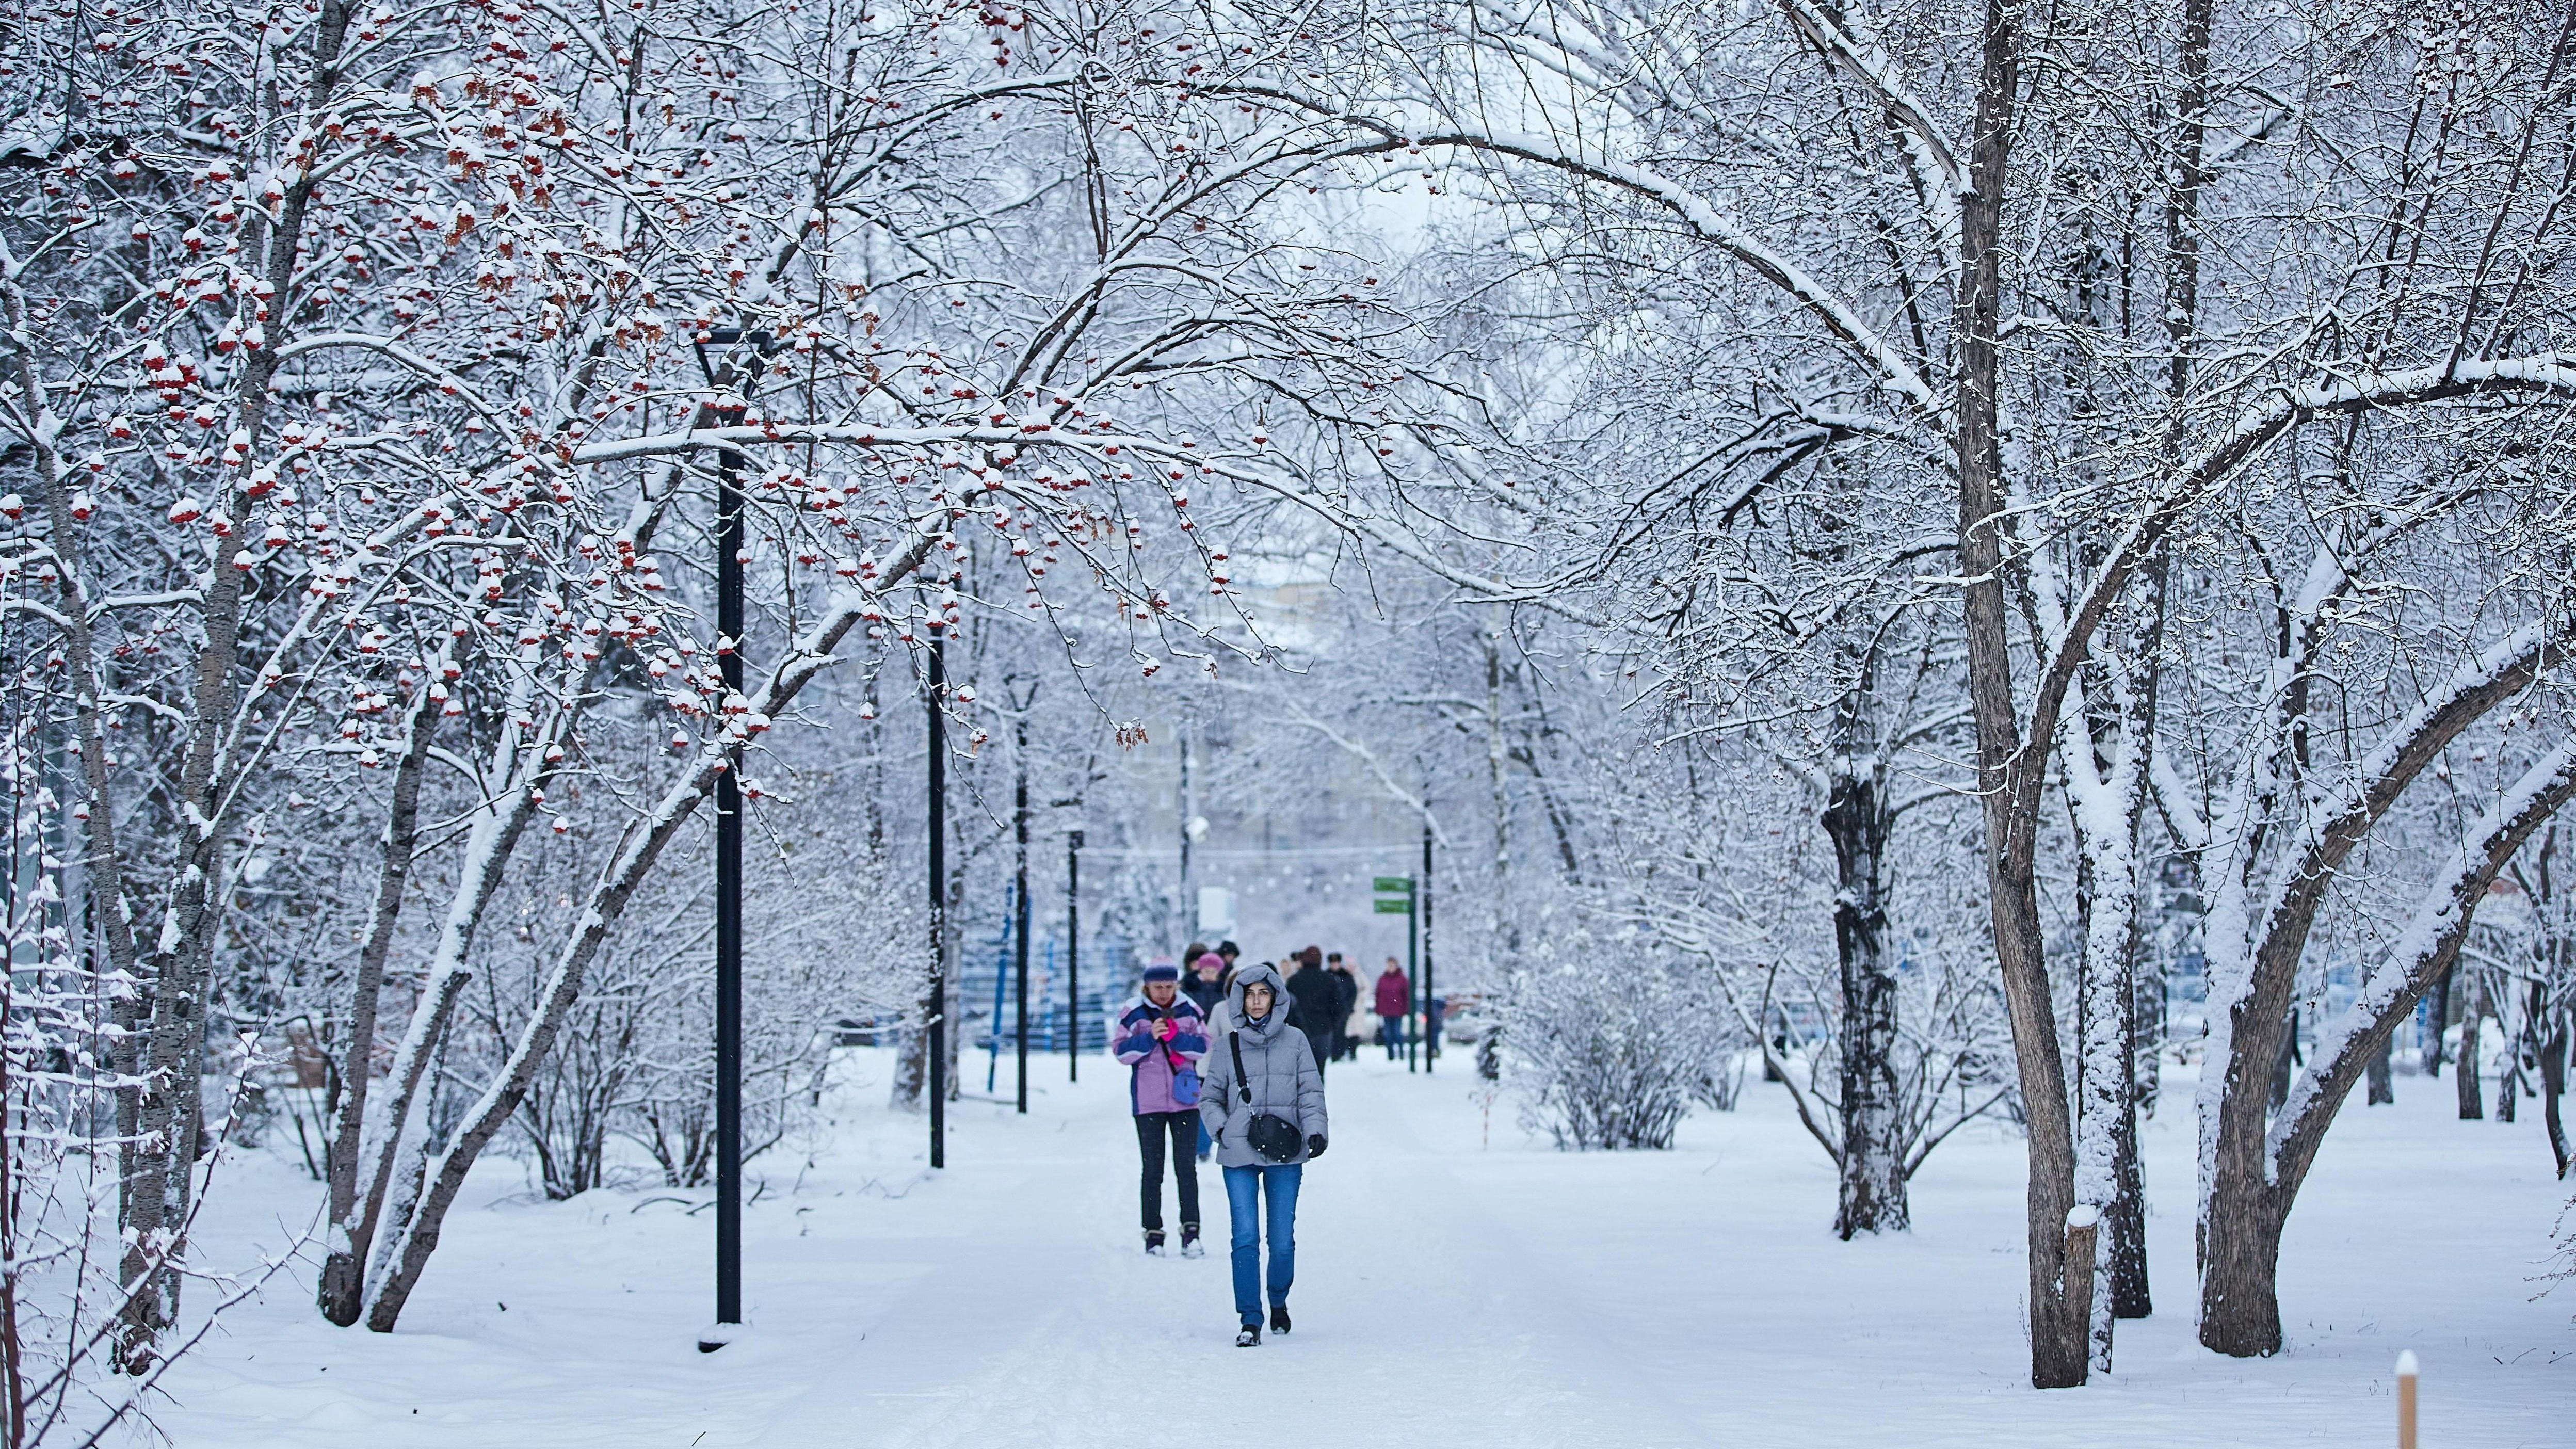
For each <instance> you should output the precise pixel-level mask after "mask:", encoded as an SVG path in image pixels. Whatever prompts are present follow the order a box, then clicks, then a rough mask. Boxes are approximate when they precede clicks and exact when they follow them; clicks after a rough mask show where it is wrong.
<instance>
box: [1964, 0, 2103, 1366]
mask: <svg viewBox="0 0 2576 1449" xmlns="http://www.w3.org/2000/svg"><path fill="white" fill-rule="evenodd" d="M2019 21H2020V8H2019V7H2018V5H2016V4H2014V3H2012V0H1987V4H1986V11H1985V17H1984V38H1983V46H1982V52H1983V53H1982V56H1981V59H1980V64H1979V72H1978V78H1977V103H1976V112H1975V121H1974V131H1973V134H1972V136H1971V142H1970V157H1971V160H1970V165H1969V185H1968V189H1967V192H1966V194H1965V195H1964V196H1963V197H1962V198H1961V201H1960V207H1959V214H1960V227H1959V234H1960V248H1959V256H1960V278H1961V281H1960V286H1959V288H1958V302H1957V307H1956V318H1955V322H1954V327H1953V331H1954V333H1955V336H1956V345H1957V349H1958V378H1959V386H1958V392H1957V396H1956V400H1955V405H1956V412H1957V425H1956V429H1955V432H1954V434H1953V446H1954V450H1955V453H1956V457H1957V464H1958V475H1959V573H1960V576H1961V577H1962V578H1964V579H1966V580H1967V581H1968V582H1967V583H1966V584H1965V585H1964V587H1963V588H1962V590H1961V600H1960V602H1961V606H1962V609H1961V613H1962V620H1963V623H1964V625H1965V628H1964V633H1965V638H1966V644H1967V655H1968V692H1969V702H1970V705H1971V707H1972V710H1973V712H1974V715H1975V719H1976V732H1977V789H1978V795H1979V797H1980V799H1981V801H1982V802H1983V804H1984V816H1985V852H1986V882H1987V896H1988V910H1989V912H1990V914H1991V917H1992V923H1991V925H1992V932H1993V940H1994V947H1995V962H1996V966H1997V967H1998V969H1999V972H2000V974H2001V976H2002V978H2003V987H2004V999H2005V1004H2006V1007H2007V1010H2008V1012H2009V1014H2010V1016H2011V1020H2012V1033H2013V1055H2014V1059H2015V1064H2016V1066H2017V1068H2018V1074H2019V1076H2020V1080H2021V1088H2022V1108H2023V1116H2024V1121H2025V1124H2026V1126H2027V1129H2028V1134H2029V1139H2028V1140H2029V1154H2030V1173H2029V1178H2028V1184H2029V1185H2028V1190H2027V1198H2026V1201H2025V1204H2024V1206H2025V1208H2026V1210H2027V1216H2028V1221H2027V1231H2028V1238H2029V1245H2030V1259H2029V1265H2028V1266H2029V1294H2030V1298H2029V1302H2030V1358H2031V1362H2030V1378H2031V1383H2032V1384H2033V1385H2034V1386H2036V1387H2039V1388H2044V1389H2054V1388H2071V1387H2074V1386H2076V1385H2078V1384H2081V1383H2083V1382H2084V1380H2085V1376H2086V1374H2087V1373H2088V1371H2089V1368H2090V1357H2089V1355H2088V1353H2087V1351H2086V1349H2087V1328H2088V1324H2087V1321H2086V1317H2087V1315H2086V1314H2085V1313H2084V1312H2082V1311H2080V1308H2079V1304H2078V1301H2077V1300H2078V1297H2079V1295H2081V1296H2082V1297H2083V1298H2084V1299H2085V1300H2087V1301H2086V1303H2085V1304H2084V1305H2082V1306H2083V1307H2089V1299H2090V1296H2091V1294H2090V1285H2091V1282H2092V1276H2093V1265H2092V1264H2091V1263H2090V1262H2084V1263H2075V1262H2071V1261H2069V1259H2068V1255H2067V1246H2068V1239H2067V1234H2066V1215H2067V1213H2068V1212H2069V1211H2070V1210H2072V1209H2073V1208H2074V1206H2075V1147H2074V1135H2073V1124H2072V1122H2071V1121H2070V1119H2069V1117H2068V1113H2067V1100H2066V1074H2065V1066H2064V1062H2063V1059H2062V1057H2061V1055H2060V1053H2059V1051H2058V1048H2057V1019H2056V1013H2055V1012H2054V1010H2053V1009H2052V1008H2051V1007H2050V1004H2049V989H2048V963H2047V957H2046V948H2045V945H2044V943H2043V941H2042V938H2041V931H2040V919H2039V894H2038V885H2037V877H2036V871H2035V858H2036V852H2037V846H2038V841H2037V832H2038V814H2039V793H2040V792H2039V784H2040V780H2041V777H2042V776H2043V775H2044V771H2039V770H2035V769H2034V768H2033V766H2032V764H2031V763H2030V761H2031V760H2032V758H2033V757H2034V756H2037V755H2044V753H2045V746H2046V744H2047V741H2045V740H2041V741H2037V742H2036V743H2037V744H2038V745H2040V746H2041V749H2039V750H2037V751H2033V752H2031V753H2029V754H2025V752H2024V749H2023V741H2022V738H2021V723H2020V719H2019V715H2018V712H2017V708H2016V705H2015V702H2014V698H2013V681H2012V650H2011V622H2010V617H2009V610H2008V609H2007V608H2006V604H2005V599H2004V567H2005V564H2004V548H2003V544H2004V530H2005V529H2006V528H2007V527H2008V526H2009V521H2008V515H2007V514H2006V512H2005V508H2004V489H2003V479H2002V467H2003V457H2002V449H2001V443H2000V436H1999V433H1998V431H1997V411H1996V409H1997V401H1998V399H1997V396H1996V378H1997V375H1998V370H1999V369H1998V361H1999V357H1998V353H1999V344H1998V342H1997V337H1996V333H1997V330H1998V324H1999V318H2000V316H2001V313H2002V307H2003V288H2002V260H2003V255H2002V246H2001V236H2000V232H2001V223H2002V214H2003V198H2004V191H2005V186H2006V183H2007V180H2008V176H2007V169H2008V168H2007V163H2008V161H2009V159H2010V153H2011V130H2012V125H2013V104H2014V100H2015V93H2016V91H2017V90H2018V88H2019V86H2020V80H2021V53H2020V48H2021V37H2020V30H2019ZM2086 1241H2087V1242H2089V1241H2090V1235H2089V1234H2088V1235H2087V1238H2086Z"/></svg>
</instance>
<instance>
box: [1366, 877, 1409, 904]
mask: <svg viewBox="0 0 2576 1449" xmlns="http://www.w3.org/2000/svg"><path fill="white" fill-rule="evenodd" d="M1369 889H1370V890H1373V891H1402V892H1404V893H1405V894H1406V895H1411V894H1413V877H1411V876H1409V875H1382V876H1379V877H1378V878H1377V879H1376V880H1373V881H1371V882H1369ZM1381 904H1382V903H1381Z"/></svg>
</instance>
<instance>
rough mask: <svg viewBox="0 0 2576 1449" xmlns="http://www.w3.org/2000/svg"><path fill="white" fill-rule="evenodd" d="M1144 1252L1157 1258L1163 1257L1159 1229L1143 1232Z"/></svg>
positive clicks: (1160, 1230)
mask: <svg viewBox="0 0 2576 1449" xmlns="http://www.w3.org/2000/svg"><path fill="white" fill-rule="evenodd" d="M1145 1251H1146V1252H1148V1253H1151V1254H1153V1255H1154V1256H1155V1257H1157V1258H1159V1257H1161V1256H1163V1230H1162V1229H1161V1228H1147V1229H1146V1230H1145Z"/></svg>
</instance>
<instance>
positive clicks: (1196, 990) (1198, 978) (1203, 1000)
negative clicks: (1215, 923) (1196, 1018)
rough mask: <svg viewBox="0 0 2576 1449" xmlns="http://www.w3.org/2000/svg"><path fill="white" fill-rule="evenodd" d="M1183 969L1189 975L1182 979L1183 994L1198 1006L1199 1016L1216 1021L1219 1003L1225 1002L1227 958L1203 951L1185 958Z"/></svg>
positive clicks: (1182, 964) (1182, 962) (1182, 963)
mask: <svg viewBox="0 0 2576 1449" xmlns="http://www.w3.org/2000/svg"><path fill="white" fill-rule="evenodd" d="M1181 967H1182V969H1183V970H1184V971H1186V972H1187V973H1188V974H1187V975H1185V976H1183V977H1182V978H1181V994H1182V995H1184V996H1187V997H1188V998H1189V999H1190V1000H1191V1001H1192V1002H1193V1003H1195V1004H1196V1005H1197V1007H1198V1009H1199V1015H1201V1016H1203V1017H1207V1018H1209V1019H1210V1020H1214V1019H1215V1015H1216V1006H1217V1003H1218V1002H1220V1001H1223V1000H1225V958H1224V957H1223V956H1220V955H1218V954H1217V953H1215V952H1214V951H1201V952H1200V953H1199V954H1197V955H1196V956H1189V957H1184V958H1183V959H1182V961H1181Z"/></svg>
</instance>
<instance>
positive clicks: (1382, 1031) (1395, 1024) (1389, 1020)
mask: <svg viewBox="0 0 2576 1449" xmlns="http://www.w3.org/2000/svg"><path fill="white" fill-rule="evenodd" d="M1377 1037H1378V1040H1380V1041H1382V1042H1385V1043H1386V1059H1387V1060H1388V1061H1391V1062H1392V1061H1401V1060H1402V1059H1403V1057H1404V1018H1403V1017H1400V1016H1381V1017H1379V1018H1378V1019H1377Z"/></svg>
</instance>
